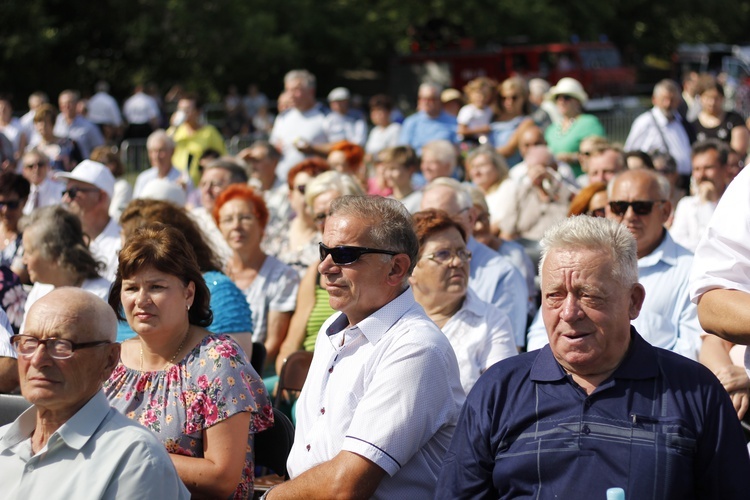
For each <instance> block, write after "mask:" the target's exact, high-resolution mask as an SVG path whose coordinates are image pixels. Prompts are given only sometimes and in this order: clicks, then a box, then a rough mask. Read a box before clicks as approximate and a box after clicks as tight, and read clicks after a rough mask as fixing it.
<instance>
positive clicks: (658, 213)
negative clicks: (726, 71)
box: [528, 169, 702, 360]
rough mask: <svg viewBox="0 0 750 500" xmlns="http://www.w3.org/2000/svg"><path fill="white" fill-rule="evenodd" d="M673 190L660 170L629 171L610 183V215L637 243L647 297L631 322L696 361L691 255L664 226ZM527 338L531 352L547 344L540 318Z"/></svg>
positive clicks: (697, 343)
mask: <svg viewBox="0 0 750 500" xmlns="http://www.w3.org/2000/svg"><path fill="white" fill-rule="evenodd" d="M669 192H670V189H669V181H667V180H666V178H665V177H663V176H662V175H661V174H659V173H657V172H654V171H651V170H646V169H638V170H627V171H625V172H622V173H620V174H618V175H616V176H615V177H614V178H613V179H612V180H611V181H610V182H609V184H608V186H607V194H608V196H609V205H608V206H607V207H606V217H607V218H609V219H613V220H615V221H617V222H619V223H620V224H622V225H624V226H625V227H627V228H628V230H629V231H630V233H631V234H632V235H633V236H634V237H635V241H636V243H637V255H638V281H639V283H640V284H641V285H643V287H644V288H645V289H646V299H645V301H644V302H643V307H642V308H641V312H640V315H639V316H638V318H636V319H635V320H633V326H635V327H636V329H637V330H638V332H639V333H640V334H641V336H642V337H643V338H644V339H645V340H646V341H647V342H649V343H651V344H652V345H654V346H656V347H661V348H663V349H668V350H670V351H674V352H676V353H679V354H682V355H683V356H686V357H688V358H690V359H693V360H697V359H698V354H699V352H700V347H701V334H702V330H701V327H700V324H699V323H698V313H697V309H696V307H695V304H692V303H691V302H690V296H689V294H688V278H689V276H690V267H691V265H692V262H693V254H692V253H690V251H689V250H687V249H685V248H683V247H681V246H680V245H678V244H677V243H675V242H674V240H673V239H672V237H671V236H670V234H669V231H667V229H666V228H665V227H664V223H665V222H666V221H667V219H668V218H669V214H670V212H671V210H672V204H671V202H670V201H669ZM540 326H541V334H540ZM528 337H529V350H532V349H538V348H539V347H542V346H543V345H544V344H546V341H545V339H546V333H545V332H544V326H543V325H541V321H540V320H539V318H537V319H536V320H535V321H534V323H533V324H532V325H531V327H530V328H529V334H528Z"/></svg>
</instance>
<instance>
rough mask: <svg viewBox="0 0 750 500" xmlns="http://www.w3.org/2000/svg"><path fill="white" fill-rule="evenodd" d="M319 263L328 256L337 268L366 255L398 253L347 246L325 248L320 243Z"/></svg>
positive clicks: (395, 253)
mask: <svg viewBox="0 0 750 500" xmlns="http://www.w3.org/2000/svg"><path fill="white" fill-rule="evenodd" d="M319 246H320V261H321V262H323V261H324V260H325V259H326V257H328V256H329V255H330V256H331V259H333V263H334V264H336V265H337V266H348V265H349V264H354V263H355V262H357V261H358V260H359V258H360V257H362V256H363V255H364V254H366V253H382V254H385V255H398V254H399V252H393V251H391V250H380V249H377V248H367V247H352V246H348V245H341V246H337V247H327V246H325V245H324V244H323V243H320V245H319Z"/></svg>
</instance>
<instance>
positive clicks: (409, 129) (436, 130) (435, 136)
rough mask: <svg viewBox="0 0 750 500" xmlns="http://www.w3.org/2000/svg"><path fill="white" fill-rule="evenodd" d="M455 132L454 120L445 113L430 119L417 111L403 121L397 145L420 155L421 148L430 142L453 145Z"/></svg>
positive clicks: (455, 123)
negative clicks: (409, 148) (447, 142)
mask: <svg viewBox="0 0 750 500" xmlns="http://www.w3.org/2000/svg"><path fill="white" fill-rule="evenodd" d="M457 130H458V122H456V118H455V117H453V116H451V115H449V114H448V113H446V112H445V111H441V112H440V115H438V117H437V118H430V117H429V116H428V115H427V113H425V112H423V111H419V112H417V113H414V114H413V115H411V116H410V117H408V118H407V119H406V120H404V124H403V126H402V127H401V135H400V136H399V138H398V143H399V144H401V145H405V146H411V147H412V148H414V150H415V151H416V152H417V154H418V155H421V154H422V146H424V145H425V144H427V143H428V142H431V141H437V140H441V139H445V140H447V141H450V142H452V143H454V144H455V143H456V142H457V137H456V133H457Z"/></svg>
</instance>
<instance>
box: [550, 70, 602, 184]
mask: <svg viewBox="0 0 750 500" xmlns="http://www.w3.org/2000/svg"><path fill="white" fill-rule="evenodd" d="M549 95H550V97H551V98H552V100H554V101H555V104H556V105H557V109H558V110H559V111H560V114H561V115H562V120H561V121H560V122H559V123H553V124H552V125H550V126H549V127H547V130H546V131H545V133H544V138H545V139H546V140H547V146H548V147H549V149H550V151H552V153H553V154H554V155H555V158H556V159H557V160H558V161H564V162H565V163H567V164H569V165H570V166H571V167H572V168H573V171H574V172H575V174H576V177H577V176H579V175H581V173H582V171H581V166H580V164H579V163H578V145H579V144H580V143H581V141H582V140H583V139H585V138H586V137H589V136H592V135H595V136H599V137H606V132H605V130H604V127H603V126H602V124H601V122H600V121H599V119H598V118H597V117H596V116H594V115H589V114H584V113H583V106H584V105H585V104H586V102H587V101H588V99H589V96H588V94H586V92H585V91H584V90H583V86H582V85H581V83H580V82H579V81H578V80H575V79H573V78H561V79H560V81H559V82H557V85H555V86H554V87H552V88H551V89H550V92H549Z"/></svg>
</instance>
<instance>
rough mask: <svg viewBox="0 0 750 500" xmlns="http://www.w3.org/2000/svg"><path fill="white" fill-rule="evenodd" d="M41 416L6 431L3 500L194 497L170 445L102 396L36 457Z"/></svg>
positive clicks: (0, 446)
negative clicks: (35, 436) (35, 440)
mask: <svg viewBox="0 0 750 500" xmlns="http://www.w3.org/2000/svg"><path fill="white" fill-rule="evenodd" d="M36 412H37V410H36V408H35V407H31V408H29V409H28V410H26V411H25V412H24V413H23V414H21V416H20V417H18V418H17V419H16V421H15V422H13V423H11V424H8V425H6V426H5V427H2V428H0V484H2V490H3V491H2V496H3V498H103V499H110V498H111V499H115V498H128V499H131V498H135V499H143V500H146V499H150V498H164V499H172V498H175V499H187V498H190V494H189V493H188V490H187V488H185V485H184V484H183V483H182V481H181V480H180V478H179V476H177V471H175V468H174V465H172V460H171V459H170V458H169V455H168V454H167V450H166V448H164V445H163V444H161V443H160V442H159V441H158V440H157V438H156V436H155V435H154V434H152V433H151V431H149V430H148V429H146V428H145V427H143V426H141V425H140V424H138V423H137V422H133V421H132V420H130V419H129V418H127V417H125V416H124V415H122V414H120V413H119V412H118V411H117V410H115V409H114V408H111V407H110V406H109V403H108V402H107V398H106V397H105V396H104V393H103V392H102V391H99V392H98V393H96V395H94V397H92V398H91V399H90V400H89V401H88V402H87V403H86V404H85V405H84V406H83V408H81V409H80V410H78V412H77V413H76V414H75V415H73V416H72V417H71V418H70V419H69V420H68V421H67V422H65V423H64V424H63V425H62V426H61V427H60V428H59V429H57V430H56V431H55V432H54V433H53V434H52V435H51V436H50V438H49V440H48V441H47V444H46V445H45V447H44V448H42V449H41V450H40V451H39V452H38V453H36V454H34V453H33V451H32V449H31V441H30V437H31V435H32V434H33V432H34V428H35V426H36Z"/></svg>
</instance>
